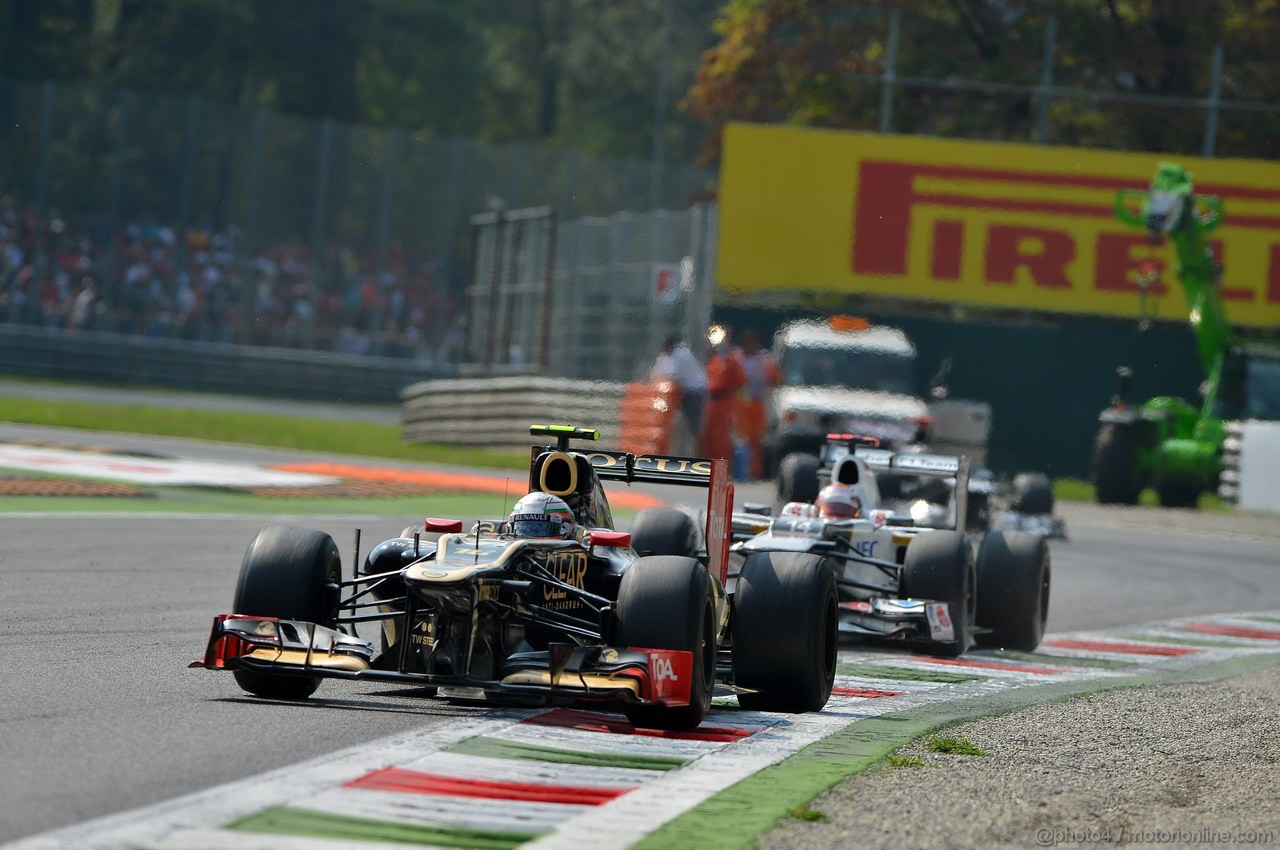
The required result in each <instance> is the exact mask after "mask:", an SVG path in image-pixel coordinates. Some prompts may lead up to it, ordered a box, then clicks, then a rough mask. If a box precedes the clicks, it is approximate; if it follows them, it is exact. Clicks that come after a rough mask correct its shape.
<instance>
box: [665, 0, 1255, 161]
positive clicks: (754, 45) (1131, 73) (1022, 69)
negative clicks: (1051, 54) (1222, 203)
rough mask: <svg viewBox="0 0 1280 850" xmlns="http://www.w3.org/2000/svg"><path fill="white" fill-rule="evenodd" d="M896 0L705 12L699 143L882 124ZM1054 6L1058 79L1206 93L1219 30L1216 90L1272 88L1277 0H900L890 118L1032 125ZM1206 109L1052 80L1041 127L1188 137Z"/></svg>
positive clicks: (990, 131)
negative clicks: (769, 127) (708, 30)
mask: <svg viewBox="0 0 1280 850" xmlns="http://www.w3.org/2000/svg"><path fill="white" fill-rule="evenodd" d="M893 5H894V4H891V3H881V4H868V3H857V2H850V0H729V2H728V4H727V5H726V6H725V7H724V9H723V10H722V12H721V15H720V17H719V18H718V19H717V20H716V23H715V28H716V32H717V34H718V35H719V36H720V42H719V43H718V44H717V45H716V46H715V47H714V48H713V49H712V50H710V51H709V52H708V53H707V54H706V55H705V56H704V59H703V62H702V65H701V66H700V67H699V69H698V72H697V76H696V79H695V82H694V84H693V86H692V87H691V88H690V90H689V92H688V94H687V96H686V98H685V101H684V106H685V108H686V109H688V110H689V112H690V113H691V114H692V115H694V116H695V117H697V118H700V119H702V120H704V121H706V122H708V124H710V125H711V127H712V130H711V133H710V134H709V135H708V136H707V138H706V139H705V140H704V156H705V157H706V158H707V159H714V158H715V156H716V155H717V151H718V147H719V131H720V128H721V127H722V126H723V124H724V123H725V122H726V121H731V120H740V121H755V122H782V123H790V124H797V125H802V126H818V127H834V128H844V129H863V130H873V129H877V128H878V127H879V123H880V105H879V101H880V95H881V86H880V75H881V74H883V73H884V71H885V70H886V61H887V51H888V44H887V41H888V20H889V10H890V8H891V7H892V6H893ZM1050 15H1053V16H1055V17H1056V20H1057V32H1058V37H1057V40H1056V48H1055V50H1056V58H1055V63H1054V68H1053V72H1054V84H1055V86H1059V87H1069V88H1074V89H1083V90H1084V91H1086V92H1089V93H1098V94H1102V95H1131V96H1135V98H1136V97H1143V96H1154V97H1158V96H1170V97H1181V98H1200V97H1204V96H1205V95H1207V93H1208V90H1209V82H1210V67H1211V66H1210V57H1211V56H1212V52H1213V46H1214V45H1215V44H1222V45H1223V46H1224V48H1225V52H1226V56H1227V57H1228V63H1229V64H1228V69H1227V73H1226V75H1225V78H1224V87H1223V96H1224V97H1233V98H1240V99H1246V100H1259V101H1266V100H1271V101H1274V100H1275V97H1276V94H1277V91H1276V88H1277V83H1276V82H1275V81H1276V79H1277V74H1276V70H1277V63H1278V62H1280V59H1277V57H1276V56H1275V55H1274V52H1272V53H1270V54H1268V53H1267V51H1266V50H1265V48H1263V47H1262V45H1264V44H1274V43H1276V38H1277V36H1280V14H1278V13H1277V4H1276V2H1275V0H1213V2H1209V3H1206V2H1196V0H1164V2H1158V0H1128V2H1126V0H1108V2H1104V3H1101V4H1099V3H1095V2H1090V1H1089V0H1059V2H1036V1H1035V0H918V2H913V3H910V4H905V3H904V4H901V21H902V24H901V34H900V43H899V48H898V53H897V67H896V69H895V70H896V74H897V76H898V78H899V84H898V85H897V86H896V87H895V90H894V102H893V113H892V119H893V120H892V124H891V129H892V130H893V131H895V132H902V133H929V134H937V135H944V136H964V137H977V138H992V139H1005V140H1014V141H1030V140H1032V139H1034V138H1035V133H1036V127H1037V106H1038V101H1037V94H1036V92H1035V91H1034V90H1033V89H1034V87H1035V86H1036V85H1037V83H1038V81H1039V77H1040V73H1041V70H1042V68H1041V66H1042V49H1043V45H1044V39H1045V31H1046V30H1045V25H1046V22H1047V20H1048V18H1049V16H1050ZM1232 57H1235V58H1234V59H1233V58H1232ZM926 81H930V82H926ZM1010 84H1013V85H1017V86H1022V87H1024V90H1021V91H1019V90H1010V89H1009V88H1008V86H1009V85H1010ZM1188 117H1190V118H1191V120H1187V118H1188ZM1250 118H1251V119H1252V120H1249V121H1237V123H1228V125H1227V126H1226V127H1225V128H1224V130H1225V133H1224V141H1226V142H1227V143H1229V144H1230V145H1231V146H1232V148H1233V150H1234V151H1237V152H1244V151H1248V152H1250V155H1254V156H1258V155H1265V153H1266V152H1267V151H1269V150H1270V149H1271V148H1270V146H1271V144H1272V143H1271V141H1270V138H1273V137H1274V133H1272V132H1270V131H1269V129H1274V124H1275V121H1274V120H1273V119H1272V118H1270V117H1268V118H1266V119H1258V116H1257V114H1256V113H1250ZM1203 120H1204V119H1203V113H1202V112H1201V111H1199V110H1193V111H1190V112H1188V111H1187V110H1186V109H1185V108H1181V107H1174V106H1169V105H1154V106H1151V105H1143V104H1139V103H1133V102H1129V103H1122V102H1111V103H1108V102H1106V101H1099V100H1091V99H1088V98H1076V99H1071V98H1069V97H1066V96H1063V95H1057V96H1055V98H1054V100H1053V126H1052V130H1053V134H1054V135H1053V137H1052V138H1051V141H1053V142H1056V143H1066V144H1077V145H1084V146H1096V147H1122V148H1128V149H1139V150H1152V151H1173V152H1178V151H1190V152H1198V150H1199V147H1200V143H1201V138H1202V133H1201V132H1200V131H1199V129H1198V128H1199V127H1202V126H1203ZM1246 124H1251V125H1252V128H1248V127H1246V126H1245V125H1246ZM1189 128H1197V129H1190V130H1189ZM1268 128H1269V129H1268ZM1246 137H1248V138H1246Z"/></svg>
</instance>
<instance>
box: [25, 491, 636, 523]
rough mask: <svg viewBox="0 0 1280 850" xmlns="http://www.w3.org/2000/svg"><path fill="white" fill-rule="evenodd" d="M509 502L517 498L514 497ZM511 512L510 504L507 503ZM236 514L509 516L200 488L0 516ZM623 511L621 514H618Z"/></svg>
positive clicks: (56, 502) (482, 504) (465, 496)
mask: <svg viewBox="0 0 1280 850" xmlns="http://www.w3.org/2000/svg"><path fill="white" fill-rule="evenodd" d="M507 501H508V502H510V501H511V500H510V499H508V500H507ZM507 508H508V509H510V504H508V505H507ZM121 512H128V513H137V514H164V513H182V514H231V515H277V516H291V515H293V516H302V515H305V516H349V515H353V514H359V515H377V516H384V515H385V516H401V517H405V519H406V523H405V524H406V525H407V524H408V521H409V520H412V519H414V518H418V519H420V518H422V517H425V516H443V517H454V518H458V519H464V520H465V519H467V518H475V517H499V516H505V515H506V514H505V512H504V510H503V499H502V496H501V495H488V494H474V493H437V494H432V495H430V496H412V497H409V496H406V497H397V498H392V499H304V498H296V499H280V498H270V499H268V498H262V497H259V496H254V495H252V494H250V493H228V492H223V491H218V490H213V489H209V490H203V489H195V488H168V487H164V488H155V489H154V490H153V491H152V495H151V496H142V497H128V496H109V497H88V496H85V497H80V496H0V513H6V514H20V513H121ZM615 513H618V512H615Z"/></svg>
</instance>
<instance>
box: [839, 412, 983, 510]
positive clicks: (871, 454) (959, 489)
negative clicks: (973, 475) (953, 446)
mask: <svg viewBox="0 0 1280 850" xmlns="http://www.w3.org/2000/svg"><path fill="white" fill-rule="evenodd" d="M850 454H853V455H855V456H856V457H857V458H858V459H859V460H861V461H862V462H863V463H865V464H866V465H867V468H868V469H870V470H871V471H872V472H875V473H879V474H886V473H887V474H892V475H902V476H908V477H912V478H954V479H955V486H954V487H953V489H952V499H953V501H954V502H955V508H956V530H957V531H964V530H965V517H966V514H967V510H968V504H969V459H968V458H967V457H956V456H955V455H940V454H931V453H927V452H892V451H889V450H888V449H882V448H880V446H879V441H878V440H875V439H873V438H867V437H860V436H857V435H855V434H828V435H827V443H826V445H825V446H823V450H822V457H821V460H822V462H823V463H824V464H826V466H827V468H828V469H830V470H832V471H833V477H834V471H835V470H836V469H837V466H838V465H839V463H840V461H841V460H842V459H844V458H846V457H848V456H849V455H850Z"/></svg>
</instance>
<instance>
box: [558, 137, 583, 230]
mask: <svg viewBox="0 0 1280 850" xmlns="http://www.w3.org/2000/svg"><path fill="white" fill-rule="evenodd" d="M581 168H582V153H581V152H580V151H577V150H571V151H569V162H568V163H567V165H566V172H567V173H566V179H565V187H564V195H563V196H562V198H561V201H560V210H559V217H560V220H562V221H572V220H573V219H574V217H575V216H576V215H577V207H576V204H575V202H574V198H575V196H576V195H577V194H578V172H579V171H580V170H581Z"/></svg>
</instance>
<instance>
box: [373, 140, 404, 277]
mask: <svg viewBox="0 0 1280 850" xmlns="http://www.w3.org/2000/svg"><path fill="white" fill-rule="evenodd" d="M402 136H403V133H402V132H401V130H400V128H399V127H392V128H391V129H390V130H388V131H387V163H386V168H385V169H384V170H383V173H382V195H381V197H380V198H379V200H378V243H377V257H378V270H379V271H383V272H385V271H386V270H387V245H388V243H389V242H390V241H391V214H392V204H393V203H394V201H395V193H396V170H397V169H398V168H399V165H400V141H401V137H402Z"/></svg>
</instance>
